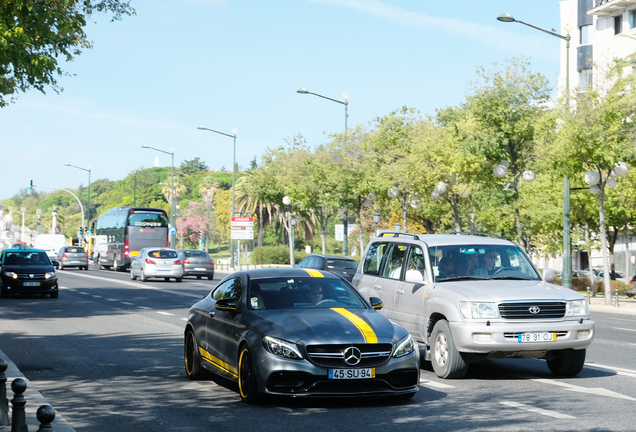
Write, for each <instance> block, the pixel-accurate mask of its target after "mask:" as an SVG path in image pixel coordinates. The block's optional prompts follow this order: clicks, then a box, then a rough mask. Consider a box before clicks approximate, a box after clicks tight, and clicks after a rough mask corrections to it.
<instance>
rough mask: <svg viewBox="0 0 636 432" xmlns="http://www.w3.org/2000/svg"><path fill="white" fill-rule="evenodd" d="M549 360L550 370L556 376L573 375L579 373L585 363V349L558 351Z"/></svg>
mask: <svg viewBox="0 0 636 432" xmlns="http://www.w3.org/2000/svg"><path fill="white" fill-rule="evenodd" d="M553 354H554V357H553V358H552V359H550V360H547V362H548V367H549V368H550V372H552V373H553V374H554V375H556V376H562V377H571V376H575V375H578V374H579V372H581V370H582V369H583V365H584V364H585V350H584V349H582V350H573V349H565V350H560V351H557V352H555V353H553Z"/></svg>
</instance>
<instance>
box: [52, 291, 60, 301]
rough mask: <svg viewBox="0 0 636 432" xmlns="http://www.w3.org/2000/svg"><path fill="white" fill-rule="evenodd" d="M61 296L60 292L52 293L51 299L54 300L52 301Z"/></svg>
mask: <svg viewBox="0 0 636 432" xmlns="http://www.w3.org/2000/svg"><path fill="white" fill-rule="evenodd" d="M59 295H60V292H59V291H55V292H52V293H51V298H52V299H54V298H57V297H58V296H59Z"/></svg>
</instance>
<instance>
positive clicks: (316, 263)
mask: <svg viewBox="0 0 636 432" xmlns="http://www.w3.org/2000/svg"><path fill="white" fill-rule="evenodd" d="M297 267H299V268H309V269H315V270H324V271H328V272H331V273H334V274H337V275H340V276H342V277H343V278H345V279H346V280H348V281H349V282H351V280H353V275H355V274H356V269H357V268H358V263H357V261H356V260H354V259H353V258H350V257H348V256H331V255H320V254H312V255H309V256H307V257H306V258H305V259H303V260H302V261H301V262H299V263H298V266H297Z"/></svg>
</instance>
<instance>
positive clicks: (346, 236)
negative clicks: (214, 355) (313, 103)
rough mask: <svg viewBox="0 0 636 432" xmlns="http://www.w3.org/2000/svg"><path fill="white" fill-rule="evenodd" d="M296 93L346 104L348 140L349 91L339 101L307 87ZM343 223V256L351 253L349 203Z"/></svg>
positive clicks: (344, 213)
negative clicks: (342, 99)
mask: <svg viewBox="0 0 636 432" xmlns="http://www.w3.org/2000/svg"><path fill="white" fill-rule="evenodd" d="M296 93H300V94H310V95H314V96H318V97H320V98H323V99H327V100H330V101H332V102H336V103H339V104H341V105H344V109H345V141H346V140H347V130H348V128H347V119H348V118H349V114H348V112H347V110H348V108H349V93H347V92H344V94H343V95H342V97H343V98H344V102H342V101H339V100H338V99H332V98H330V97H327V96H323V95H321V94H318V93H313V92H310V91H307V89H304V88H301V89H299V90H296ZM342 225H343V228H344V232H343V236H342V255H343V256H347V255H349V209H348V206H347V205H345V210H344V212H343V216H342Z"/></svg>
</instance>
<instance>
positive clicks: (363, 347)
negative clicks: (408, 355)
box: [307, 344, 393, 368]
mask: <svg viewBox="0 0 636 432" xmlns="http://www.w3.org/2000/svg"><path fill="white" fill-rule="evenodd" d="M350 347H355V348H358V349H359V350H360V354H361V356H362V358H361V359H360V362H359V363H357V364H355V365H351V364H348V363H346V362H345V354H344V352H345V350H346V349H347V348H350ZM392 348H393V347H392V346H391V344H340V345H309V346H307V355H308V356H309V359H310V360H311V361H312V362H313V363H315V364H317V365H318V366H322V367H328V368H349V367H356V368H361V367H374V366H378V365H381V364H383V363H386V362H387V361H388V360H389V358H390V357H391V350H392Z"/></svg>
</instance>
